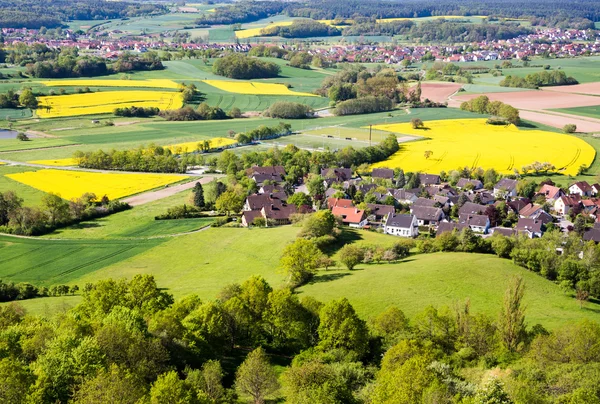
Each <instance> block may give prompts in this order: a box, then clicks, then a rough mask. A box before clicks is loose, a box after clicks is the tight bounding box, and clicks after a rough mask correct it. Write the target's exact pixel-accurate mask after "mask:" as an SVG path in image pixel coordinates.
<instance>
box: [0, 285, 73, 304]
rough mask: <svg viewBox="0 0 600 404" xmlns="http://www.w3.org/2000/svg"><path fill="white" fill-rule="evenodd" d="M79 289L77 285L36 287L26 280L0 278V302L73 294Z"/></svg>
mask: <svg viewBox="0 0 600 404" xmlns="http://www.w3.org/2000/svg"><path fill="white" fill-rule="evenodd" d="M78 291H79V286H77V285H73V286H69V285H53V286H52V287H50V288H48V287H46V286H42V287H37V286H35V285H32V284H31V283H28V282H19V283H14V282H3V281H2V280H1V279H0V302H12V301H15V300H27V299H33V298H36V297H48V296H65V295H68V294H71V295H74V294H75V293H77V292H78Z"/></svg>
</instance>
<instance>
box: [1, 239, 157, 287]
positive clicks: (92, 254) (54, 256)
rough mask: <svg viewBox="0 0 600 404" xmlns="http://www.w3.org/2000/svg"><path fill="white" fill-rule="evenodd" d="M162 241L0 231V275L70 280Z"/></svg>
mask: <svg viewBox="0 0 600 404" xmlns="http://www.w3.org/2000/svg"><path fill="white" fill-rule="evenodd" d="M160 242H161V241H160V240H134V241H127V240H119V241H100V240H90V241H76V240H59V241H51V240H40V239H37V240H36V239H23V238H15V237H9V236H3V235H0V279H2V280H4V281H15V282H30V283H32V284H34V285H37V286H50V285H55V284H59V283H68V282H72V281H74V280H76V279H79V277H81V276H82V275H84V274H86V273H90V272H94V271H97V270H99V269H100V268H103V267H105V266H107V265H111V264H114V263H117V262H119V261H121V260H125V259H128V258H131V257H133V256H135V255H137V254H139V253H141V252H144V251H146V250H148V249H150V248H152V247H154V246H157V245H158V244H160Z"/></svg>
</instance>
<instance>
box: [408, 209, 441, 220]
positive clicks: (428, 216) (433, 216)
mask: <svg viewBox="0 0 600 404" xmlns="http://www.w3.org/2000/svg"><path fill="white" fill-rule="evenodd" d="M412 214H413V215H415V216H416V217H417V219H419V220H434V221H438V220H440V219H441V218H442V216H443V214H444V213H443V212H442V210H441V209H440V208H434V207H430V206H413V207H412Z"/></svg>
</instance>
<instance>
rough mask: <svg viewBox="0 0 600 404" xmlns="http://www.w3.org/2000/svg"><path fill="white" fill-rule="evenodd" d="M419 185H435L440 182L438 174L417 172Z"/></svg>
mask: <svg viewBox="0 0 600 404" xmlns="http://www.w3.org/2000/svg"><path fill="white" fill-rule="evenodd" d="M419 180H421V185H436V184H439V183H440V176H439V175H435V174H419Z"/></svg>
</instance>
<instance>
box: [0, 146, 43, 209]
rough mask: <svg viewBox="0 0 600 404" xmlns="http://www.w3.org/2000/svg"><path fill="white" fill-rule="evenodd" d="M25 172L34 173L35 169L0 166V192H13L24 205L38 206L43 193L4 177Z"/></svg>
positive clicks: (0, 156)
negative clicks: (21, 199)
mask: <svg viewBox="0 0 600 404" xmlns="http://www.w3.org/2000/svg"><path fill="white" fill-rule="evenodd" d="M0 158H2V154H0ZM27 171H36V169H35V168H31V167H21V166H19V167H17V166H7V165H0V192H6V191H13V192H15V193H16V194H17V195H18V196H19V197H20V198H23V202H24V204H25V205H39V204H40V201H41V200H42V197H43V196H44V195H45V192H42V191H39V190H37V189H35V188H33V187H30V186H29V185H25V184H22V183H20V182H18V181H15V180H11V179H10V178H8V177H5V175H6V174H14V173H22V172H27Z"/></svg>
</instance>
